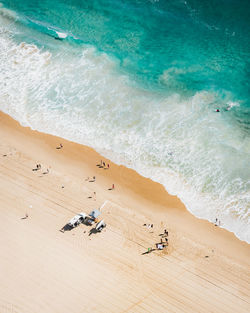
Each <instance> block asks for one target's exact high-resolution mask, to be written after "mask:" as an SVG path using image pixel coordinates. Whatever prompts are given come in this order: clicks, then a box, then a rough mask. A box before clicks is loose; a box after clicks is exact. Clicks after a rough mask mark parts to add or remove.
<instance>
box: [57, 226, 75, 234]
mask: <svg viewBox="0 0 250 313" xmlns="http://www.w3.org/2000/svg"><path fill="white" fill-rule="evenodd" d="M73 228H74V227H72V226H70V225H69V224H66V225H64V226H63V227H62V228H61V229H60V232H62V233H64V232H65V231H70V230H72V229H73Z"/></svg>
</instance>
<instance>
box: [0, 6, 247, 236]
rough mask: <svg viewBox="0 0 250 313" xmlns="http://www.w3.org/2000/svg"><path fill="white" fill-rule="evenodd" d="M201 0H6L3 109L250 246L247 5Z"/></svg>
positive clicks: (1, 36) (1, 38)
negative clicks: (129, 174)
mask: <svg viewBox="0 0 250 313" xmlns="http://www.w3.org/2000/svg"><path fill="white" fill-rule="evenodd" d="M204 2H205V1H203V2H202V3H201V2H200V1H177V0H175V1H146V0H144V1H135V0H134V1H132V0H130V1H128V0H127V1H121V0H119V1H118V0H116V1H111V0H109V1H101V0H98V1H97V0H96V1H93V0H92V1H80V0H78V1H77V0H73V1H72V0H71V1H66V0H65V1H62V0H56V1H53V2H50V1H31V0H29V1H28V0H26V1H22V2H20V1H13V0H12V1H8V0H6V1H2V3H3V4H2V6H1V7H0V90H1V91H0V109H1V110H3V111H4V112H6V113H8V114H10V115H11V116H12V117H14V118H15V119H17V120H18V121H19V122H21V123H22V124H23V125H29V126H31V127H32V128H33V129H37V130H40V131H43V132H47V133H51V134H55V135H58V136H62V137H64V138H67V139H70V140H73V141H76V142H79V143H82V144H86V145H89V146H91V147H93V148H95V149H96V150H97V151H99V152H101V153H102V154H104V155H105V156H107V157H110V158H111V159H112V160H113V161H115V162H117V163H122V164H125V165H127V166H129V167H132V168H134V169H136V170H137V171H138V172H139V173H141V174H142V175H144V176H146V177H150V178H152V179H153V180H155V181H158V182H160V183H162V184H163V185H164V186H165V188H166V189H167V190H168V191H169V192H170V193H172V194H176V195H178V196H179V197H180V198H181V199H182V200H183V202H184V203H185V204H186V206H187V207H188V209H189V210H190V211H191V212H192V213H193V214H194V215H196V216H198V217H201V218H205V219H208V220H210V221H214V220H215V218H219V219H220V221H221V223H222V226H223V227H225V228H227V229H229V230H231V231H233V232H234V233H235V234H236V235H237V236H238V237H239V238H240V239H242V240H246V241H248V242H250V231H249V223H250V218H249V212H250V210H249V202H250V201H249V200H250V179H249V178H250V167H249V163H250V162H249V161H250V139H249V138H250V136H249V134H250V105H249V90H250V89H249V60H250V58H249V56H250V41H249V30H250V23H249V21H248V16H249V13H250V12H249V5H248V1H241V5H240V6H239V4H238V1H232V0H231V1H218V0H216V1H209V2H208V3H206V4H204ZM56 39H57V40H56ZM217 108H219V109H220V112H218V113H217V112H215V110H216V109H217Z"/></svg>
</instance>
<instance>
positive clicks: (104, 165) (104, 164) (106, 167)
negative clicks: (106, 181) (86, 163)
mask: <svg viewBox="0 0 250 313" xmlns="http://www.w3.org/2000/svg"><path fill="white" fill-rule="evenodd" d="M97 166H99V167H100V168H103V169H105V170H108V169H109V163H107V164H106V163H105V162H103V161H102V160H101V162H100V164H97Z"/></svg>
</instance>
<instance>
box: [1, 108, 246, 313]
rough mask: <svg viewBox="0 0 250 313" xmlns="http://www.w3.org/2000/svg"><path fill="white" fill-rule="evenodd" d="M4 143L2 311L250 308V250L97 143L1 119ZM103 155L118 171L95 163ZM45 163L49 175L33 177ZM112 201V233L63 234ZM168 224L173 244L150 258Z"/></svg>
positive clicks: (157, 312)
mask: <svg viewBox="0 0 250 313" xmlns="http://www.w3.org/2000/svg"><path fill="white" fill-rule="evenodd" d="M0 138H1V143H0V186H1V189H0V204H1V206H0V223H1V225H0V230H1V236H0V246H1V249H0V312H1V313H5V312H18V313H19V312H20V313H26V312H27V313H35V312H36V313H38V312H43V313H44V312H49V313H50V312H51V313H56V312H58V313H59V312H60V313H63V312H65V313H66V312H67V313H69V312H70V313H87V312H100V313H101V312H105V313H106V312H107V313H111V312H114V313H119V312H128V313H137V312H138V313H139V312H140V313H142V312H145V313H146V312H153V313H161V312H163V313H166V312H171V313H172V312H181V313H183V312H201V313H202V312H204V313H207V312H218V313H223V312H237V313H238V312H248V311H249V310H250V296H249V294H250V293H249V291H250V288H249V283H250V267H249V255H250V253H249V245H248V244H246V243H244V242H241V241H239V240H238V239H237V238H235V236H234V235H233V234H231V233H229V232H227V231H225V230H223V229H220V228H218V227H215V226H214V225H212V224H210V223H208V222H207V221H202V220H199V219H197V218H195V217H193V216H192V215H191V214H189V213H188V212H187V211H186V209H185V208H184V206H183V204H182V203H181V202H180V201H179V200H178V199H177V198H175V197H172V196H169V195H168V194H167V193H166V192H165V191H164V189H163V188H162V186H160V185H159V184H156V183H153V182H152V181H150V180H148V179H145V178H143V177H140V176H139V175H138V174H136V173H135V172H134V171H132V170H129V169H126V168H125V167H122V166H117V165H115V164H113V163H111V162H109V161H108V160H106V159H105V158H102V157H101V156H100V155H98V154H97V153H96V152H95V151H93V150H92V149H90V148H88V147H82V146H80V145H77V144H74V143H71V142H67V141H65V140H63V139H60V138H57V137H53V136H49V135H45V134H40V133H38V132H34V131H31V130H30V129H27V128H23V127H21V126H19V125H18V124H17V123H16V122H15V121H13V120H12V119H10V118H9V117H7V116H6V115H4V114H2V113H1V115H0ZM59 143H63V148H62V149H56V146H58V145H59ZM101 158H102V160H105V161H106V162H109V164H110V169H108V170H103V169H101V168H98V167H97V166H96V164H98V163H99V162H100V159H101ZM38 163H40V164H41V166H42V169H41V170H39V171H32V168H35V166H36V164H38ZM47 169H49V173H48V174H42V173H43V172H46V170H47ZM93 176H95V177H96V179H95V182H89V181H87V180H85V179H86V178H87V177H93ZM113 183H114V184H115V189H114V190H108V189H109V188H110V187H111V185H112V184H113ZM93 192H96V199H95V198H94V197H93ZM90 197H92V198H90ZM106 200H107V203H106V205H105V207H104V208H103V209H102V218H104V219H105V221H106V223H107V227H106V228H105V229H104V231H103V232H101V233H98V234H92V235H91V236H89V230H90V227H89V226H85V225H80V226H79V227H77V228H76V229H73V230H71V231H67V232H65V233H62V232H60V231H59V230H60V229H61V227H62V226H64V225H65V224H66V223H67V221H68V220H69V219H70V218H71V217H72V216H74V214H77V213H79V212H82V211H84V212H86V213H89V212H90V211H91V210H92V209H95V208H98V207H100V206H101V205H102V203H104V201H106ZM26 213H27V214H28V218H26V219H22V218H23V217H24V216H25V214H26ZM144 223H146V224H148V223H150V224H151V223H152V224H153V228H150V229H148V228H147V227H145V226H143V224H144ZM164 228H167V229H168V231H169V247H168V248H167V249H165V250H163V251H153V252H152V253H150V254H145V255H143V253H144V252H145V251H146V250H147V248H148V247H154V244H155V243H156V242H158V241H159V239H160V236H159V234H160V233H162V232H163V230H164Z"/></svg>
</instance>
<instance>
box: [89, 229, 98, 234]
mask: <svg viewBox="0 0 250 313" xmlns="http://www.w3.org/2000/svg"><path fill="white" fill-rule="evenodd" d="M97 233H99V231H98V230H97V229H96V228H95V227H93V228H91V229H90V231H89V236H91V235H92V234H97Z"/></svg>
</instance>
